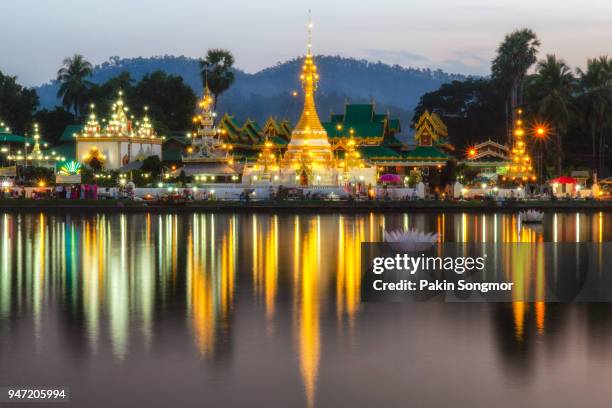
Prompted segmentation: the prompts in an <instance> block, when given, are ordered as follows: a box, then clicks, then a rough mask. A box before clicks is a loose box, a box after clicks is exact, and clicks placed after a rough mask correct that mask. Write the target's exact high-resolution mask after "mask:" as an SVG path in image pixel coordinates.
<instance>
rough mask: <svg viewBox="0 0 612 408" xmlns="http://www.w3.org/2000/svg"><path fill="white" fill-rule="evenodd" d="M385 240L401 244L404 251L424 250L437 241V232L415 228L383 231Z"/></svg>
mask: <svg viewBox="0 0 612 408" xmlns="http://www.w3.org/2000/svg"><path fill="white" fill-rule="evenodd" d="M384 235H385V242H389V243H393V244H401V248H402V250H404V251H425V250H427V249H429V248H431V247H432V246H434V245H435V244H436V242H438V234H436V233H434V232H432V233H425V232H423V231H419V230H417V229H411V230H396V231H385V234H384Z"/></svg>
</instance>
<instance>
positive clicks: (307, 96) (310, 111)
mask: <svg viewBox="0 0 612 408" xmlns="http://www.w3.org/2000/svg"><path fill="white" fill-rule="evenodd" d="M300 80H301V81H302V89H303V90H304V109H303V111H302V115H301V117H300V120H299V121H298V123H297V125H296V127H295V129H294V132H293V133H298V134H299V133H302V134H306V137H311V136H313V135H317V136H316V137H318V135H320V134H323V135H325V136H327V134H326V133H325V130H324V129H323V125H322V124H321V121H320V120H319V115H318V114H317V108H316V105H315V100H314V94H315V91H316V90H317V83H318V82H319V74H318V73H317V66H316V65H315V63H314V58H313V56H312V19H311V16H310V10H309V11H308V48H307V52H306V58H305V59H304V65H303V66H302V74H301V75H300Z"/></svg>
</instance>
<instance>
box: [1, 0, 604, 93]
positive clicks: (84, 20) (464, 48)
mask: <svg viewBox="0 0 612 408" xmlns="http://www.w3.org/2000/svg"><path fill="white" fill-rule="evenodd" d="M309 8H310V9H312V15H313V22H314V52H315V53H318V54H333V55H336V54H337V55H342V56H347V57H356V58H366V59H369V60H374V61H378V60H380V61H383V62H387V63H391V64H395V63H397V64H400V65H403V66H413V67H430V68H442V69H444V70H446V71H450V72H457V73H465V74H486V73H488V70H489V65H490V60H491V59H492V57H493V55H494V52H495V48H496V47H497V45H498V44H499V42H500V41H501V40H502V39H503V36H504V34H505V33H507V32H510V31H512V30H514V29H516V28H521V27H530V28H532V29H534V30H535V31H536V32H537V33H538V35H539V36H540V39H541V41H542V53H541V56H543V55H544V54H545V53H556V54H557V55H559V56H561V57H563V58H565V59H566V60H567V62H568V63H569V64H570V65H572V66H582V65H584V63H585V61H586V58H588V57H594V56H598V55H602V54H607V53H611V52H610V51H611V50H612V2H606V1H601V0H599V1H597V0H583V1H574V0H570V1H563V2H561V1H558V0H557V1H552V0H538V1H534V0H531V1H527V0H515V1H507V0H499V1H488V2H485V1H482V0H475V1H462V0H455V1H453V0H430V1H422V0H420V1H413V0H377V1H369V2H363V1H360V0H351V1H348V0H326V1H324V0H311V1H300V0H297V1H296V0H287V1H278V0H274V1H273V0H258V1H253V0H229V1H210V0H172V1H168V0H163V1H162V0H129V1H127V0H123V1H121V0H104V1H102V0H0V19H1V21H2V23H1V24H0V70H2V71H3V72H5V73H9V74H12V75H17V76H18V77H19V79H20V81H21V82H22V83H24V84H27V85H37V84H40V83H42V82H45V81H47V80H48V79H50V78H52V77H53V76H54V75H55V72H56V71H57V69H58V67H59V65H60V64H61V61H62V59H63V58H64V57H66V56H69V55H72V54H74V53H75V52H78V53H82V54H84V55H85V56H86V57H87V58H88V59H89V60H90V61H92V62H93V63H100V62H103V61H105V60H106V59H108V57H110V56H113V55H117V56H120V57H134V56H152V55H164V54H174V55H181V54H182V55H186V56H192V57H199V56H201V55H202V54H204V52H205V51H206V49H208V48H210V47H224V48H229V49H230V50H232V51H233V53H234V55H235V57H236V65H237V66H238V67H239V68H242V69H244V70H246V71H248V72H254V71H257V70H259V69H261V68H265V67H267V66H270V65H273V64H275V63H276V62H278V61H284V60H286V59H290V58H294V57H296V56H298V55H300V54H302V53H303V52H304V49H305V42H306V19H307V10H308V9H309Z"/></svg>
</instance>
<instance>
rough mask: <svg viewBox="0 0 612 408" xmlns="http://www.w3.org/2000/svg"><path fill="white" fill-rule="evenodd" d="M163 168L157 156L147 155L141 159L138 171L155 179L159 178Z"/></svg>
mask: <svg viewBox="0 0 612 408" xmlns="http://www.w3.org/2000/svg"><path fill="white" fill-rule="evenodd" d="M163 169H164V166H163V164H162V162H161V160H160V159H159V157H158V156H149V157H147V158H146V159H144V160H143V161H142V167H141V168H140V171H141V172H142V173H148V174H150V176H151V178H152V179H154V180H157V179H159V176H160V175H161V173H162V171H163Z"/></svg>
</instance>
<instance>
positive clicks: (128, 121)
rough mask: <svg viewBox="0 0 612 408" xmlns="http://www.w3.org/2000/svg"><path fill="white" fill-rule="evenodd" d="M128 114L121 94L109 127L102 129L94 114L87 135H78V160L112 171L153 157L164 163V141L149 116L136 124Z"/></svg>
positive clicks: (88, 124) (107, 125) (115, 104)
mask: <svg viewBox="0 0 612 408" xmlns="http://www.w3.org/2000/svg"><path fill="white" fill-rule="evenodd" d="M128 112H129V108H128V107H127V106H125V104H124V102H123V99H122V93H121V92H119V98H118V100H117V102H115V103H114V104H113V106H112V113H111V117H110V119H109V121H108V123H107V124H106V125H105V126H101V125H100V123H99V122H98V120H97V118H96V115H95V113H93V112H92V113H91V115H90V116H89V119H88V121H87V123H86V124H85V127H84V128H83V131H82V132H81V133H77V134H75V139H76V157H77V159H78V160H80V161H82V162H83V163H85V164H87V165H89V164H90V163H92V161H93V160H96V161H97V162H98V163H99V164H100V165H101V166H102V167H103V168H105V169H108V170H117V169H121V168H127V167H134V166H130V164H137V162H142V161H143V160H144V159H146V158H147V157H150V156H158V157H159V159H160V160H162V143H163V140H164V138H163V137H161V136H158V135H157V133H156V132H155V129H154V128H153V125H152V124H151V121H150V120H149V118H148V116H147V115H146V114H145V116H144V117H143V118H142V120H141V121H140V122H137V123H133V117H129V116H128ZM135 167H138V166H135Z"/></svg>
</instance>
